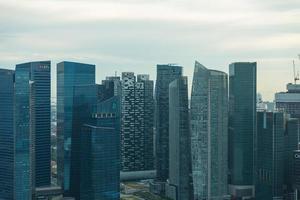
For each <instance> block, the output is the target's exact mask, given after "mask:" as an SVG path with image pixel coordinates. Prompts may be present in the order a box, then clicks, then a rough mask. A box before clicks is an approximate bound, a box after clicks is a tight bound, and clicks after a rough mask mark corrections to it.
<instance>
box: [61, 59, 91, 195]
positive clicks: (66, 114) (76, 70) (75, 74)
mask: <svg viewBox="0 0 300 200" xmlns="http://www.w3.org/2000/svg"><path fill="white" fill-rule="evenodd" d="M82 85H95V65H89V64H83V63H74V62H61V63H58V64H57V143H58V144H57V151H58V152H59V153H58V157H57V165H58V166H57V175H58V184H59V185H61V186H62V187H63V189H64V191H65V195H67V196H68V195H69V194H70V185H71V184H70V180H71V177H70V175H71V163H72V161H71V159H72V155H71V154H72V152H71V149H72V134H73V133H75V131H80V130H75V129H74V128H75V127H78V124H77V125H76V124H75V123H74V122H75V121H74V113H73V112H74V109H73V108H75V107H76V105H74V99H75V93H74V87H75V86H82ZM82 112H85V110H82ZM73 145H74V144H73ZM73 156H75V155H73Z"/></svg>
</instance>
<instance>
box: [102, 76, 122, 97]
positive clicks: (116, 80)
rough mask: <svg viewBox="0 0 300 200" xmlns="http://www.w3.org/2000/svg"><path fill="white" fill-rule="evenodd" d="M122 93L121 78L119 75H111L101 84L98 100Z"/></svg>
mask: <svg viewBox="0 0 300 200" xmlns="http://www.w3.org/2000/svg"><path fill="white" fill-rule="evenodd" d="M120 95H121V80H120V77H119V76H109V77H106V79H105V80H102V84H101V85H99V91H98V101H99V102H102V101H105V100H106V99H109V98H111V97H113V96H120Z"/></svg>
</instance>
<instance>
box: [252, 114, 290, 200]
mask: <svg viewBox="0 0 300 200" xmlns="http://www.w3.org/2000/svg"><path fill="white" fill-rule="evenodd" d="M284 134H285V115H284V114H283V113H280V112H274V113H272V112H258V113H257V153H256V161H257V162H256V173H255V174H256V179H255V180H256V182H255V199H256V200H267V199H283V183H284Z"/></svg>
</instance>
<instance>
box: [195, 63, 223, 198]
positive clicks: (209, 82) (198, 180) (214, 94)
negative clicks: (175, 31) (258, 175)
mask: <svg viewBox="0 0 300 200" xmlns="http://www.w3.org/2000/svg"><path fill="white" fill-rule="evenodd" d="M190 112H191V145H192V158H193V160H192V167H193V168H192V169H193V185H194V199H199V200H200V199H216V200H223V197H224V196H225V195H226V194H227V187H228V185H227V174H228V76H227V74H226V73H224V72H220V71H216V70H210V69H207V68H206V67H204V66H203V65H201V64H200V63H199V62H197V61H196V63H195V69H194V77H193V86H192V95H191V111H190Z"/></svg>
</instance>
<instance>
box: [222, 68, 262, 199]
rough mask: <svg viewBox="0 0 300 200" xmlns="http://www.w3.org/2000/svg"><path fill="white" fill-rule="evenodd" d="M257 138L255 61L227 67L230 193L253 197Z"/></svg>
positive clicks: (238, 196)
mask: <svg viewBox="0 0 300 200" xmlns="http://www.w3.org/2000/svg"><path fill="white" fill-rule="evenodd" d="M255 138H256V63H233V64H231V65H230V66H229V145H228V146H229V184H230V185H229V190H230V191H229V192H230V194H231V195H232V196H233V198H236V199H242V198H252V197H253V196H254V169H255V162H254V155H255V154H254V150H255Z"/></svg>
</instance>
